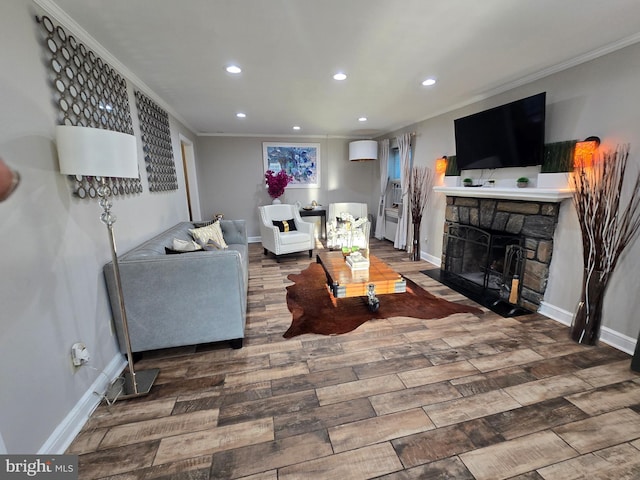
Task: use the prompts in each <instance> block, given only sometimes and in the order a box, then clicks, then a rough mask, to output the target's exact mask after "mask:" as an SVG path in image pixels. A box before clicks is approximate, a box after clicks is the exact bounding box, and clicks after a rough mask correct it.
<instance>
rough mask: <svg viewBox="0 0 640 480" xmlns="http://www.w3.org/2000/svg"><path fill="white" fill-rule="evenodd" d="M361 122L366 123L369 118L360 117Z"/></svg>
mask: <svg viewBox="0 0 640 480" xmlns="http://www.w3.org/2000/svg"><path fill="white" fill-rule="evenodd" d="M358 121H359V122H366V121H367V117H360V118H359V119H358Z"/></svg>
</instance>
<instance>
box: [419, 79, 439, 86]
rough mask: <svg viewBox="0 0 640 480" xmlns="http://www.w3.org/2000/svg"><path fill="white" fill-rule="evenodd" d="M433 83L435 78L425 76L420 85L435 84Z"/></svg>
mask: <svg viewBox="0 0 640 480" xmlns="http://www.w3.org/2000/svg"><path fill="white" fill-rule="evenodd" d="M435 84H436V79H435V78H427V79H426V80H425V81H424V82H422V85H424V86H425V87H430V86H431V85H435Z"/></svg>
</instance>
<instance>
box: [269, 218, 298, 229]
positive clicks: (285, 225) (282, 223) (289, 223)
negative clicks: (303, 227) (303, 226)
mask: <svg viewBox="0 0 640 480" xmlns="http://www.w3.org/2000/svg"><path fill="white" fill-rule="evenodd" d="M273 225H274V226H276V227H278V230H280V231H281V232H291V231H293V230H297V228H296V222H295V221H294V220H293V218H291V219H289V220H273Z"/></svg>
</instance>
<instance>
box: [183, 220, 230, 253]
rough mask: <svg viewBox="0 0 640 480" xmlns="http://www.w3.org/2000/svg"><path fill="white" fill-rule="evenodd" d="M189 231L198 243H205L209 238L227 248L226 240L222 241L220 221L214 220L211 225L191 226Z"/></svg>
mask: <svg viewBox="0 0 640 480" xmlns="http://www.w3.org/2000/svg"><path fill="white" fill-rule="evenodd" d="M189 233H190V234H191V236H192V237H193V238H194V239H195V241H196V242H198V243H199V244H200V245H202V246H204V245H206V244H207V243H208V242H209V240H213V241H214V242H216V243H218V244H219V245H220V246H221V248H229V246H228V245H227V242H225V241H224V237H223V236H222V228H220V222H219V221H215V222H213V223H212V224H211V225H207V226H206V227H201V228H191V229H189Z"/></svg>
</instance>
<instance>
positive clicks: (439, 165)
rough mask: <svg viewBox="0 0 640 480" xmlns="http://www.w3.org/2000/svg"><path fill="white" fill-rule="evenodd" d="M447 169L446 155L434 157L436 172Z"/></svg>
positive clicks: (442, 171)
mask: <svg viewBox="0 0 640 480" xmlns="http://www.w3.org/2000/svg"><path fill="white" fill-rule="evenodd" d="M446 171H447V157H444V156H443V157H440V158H438V159H436V173H438V174H440V173H444V172H446Z"/></svg>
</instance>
